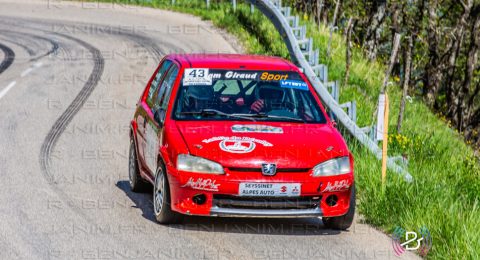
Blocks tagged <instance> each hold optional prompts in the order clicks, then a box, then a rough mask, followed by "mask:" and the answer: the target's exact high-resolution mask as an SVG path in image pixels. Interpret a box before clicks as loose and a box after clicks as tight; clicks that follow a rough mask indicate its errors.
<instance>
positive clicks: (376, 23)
mask: <svg viewBox="0 0 480 260" xmlns="http://www.w3.org/2000/svg"><path fill="white" fill-rule="evenodd" d="M375 4H376V10H375V13H374V14H373V16H372V17H371V19H369V20H370V23H369V24H370V25H369V26H368V29H367V33H366V37H365V41H364V45H365V48H366V50H367V56H368V58H369V59H370V60H375V59H376V58H377V51H378V40H379V38H380V26H381V25H382V22H383V19H384V18H385V10H386V5H387V2H386V0H379V1H376V2H375Z"/></svg>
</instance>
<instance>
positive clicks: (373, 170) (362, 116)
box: [117, 0, 480, 259]
mask: <svg viewBox="0 0 480 260" xmlns="http://www.w3.org/2000/svg"><path fill="white" fill-rule="evenodd" d="M117 1H118V0H117ZM124 2H129V3H132V4H135V3H137V4H138V3H140V1H138V2H135V1H127V0H125V1H124ZM176 2H177V4H176V5H175V6H171V5H170V0H163V1H158V0H156V1H155V0H154V1H152V2H149V3H146V2H144V1H141V3H143V5H147V6H151V7H155V8H162V9H169V10H173V11H179V12H185V13H190V14H193V15H196V16H199V17H201V18H202V19H205V20H211V21H212V22H213V24H214V25H215V26H218V27H220V28H223V29H225V30H226V31H228V32H229V33H231V34H233V35H235V36H236V37H237V38H238V39H239V40H240V41H241V42H242V43H243V45H244V47H245V49H246V51H247V52H248V53H254V54H266V55H276V56H281V57H285V58H288V51H287V49H286V46H285V45H284V43H283V41H282V39H281V37H280V35H279V34H278V33H277V31H276V30H275V28H274V26H273V25H272V24H271V23H270V22H269V21H268V20H267V19H266V18H265V17H264V16H263V15H262V14H261V13H259V12H258V11H255V13H254V14H253V15H252V14H250V7H249V6H248V5H245V4H240V5H239V7H238V9H237V11H236V12H234V11H233V10H232V8H231V5H229V4H218V5H217V4H212V7H211V8H210V9H209V10H207V9H206V8H205V1H192V0H188V1H187V0H177V1H176ZM213 2H215V1H212V3H213ZM303 23H304V24H306V25H307V28H308V33H309V36H311V37H313V38H314V41H315V46H316V47H318V48H319V49H320V50H321V51H322V52H321V53H322V55H321V62H322V63H326V64H328V65H329V78H330V79H332V80H341V79H343V75H344V70H345V42H344V40H343V39H342V37H341V36H340V35H338V34H334V37H333V40H332V54H331V56H332V59H329V60H327V59H326V57H325V56H326V55H325V50H326V47H327V42H328V36H329V33H328V30H327V29H326V28H323V27H322V28H320V29H319V28H318V26H315V25H314V24H313V23H312V22H311V21H309V20H306V19H305V20H304V21H303ZM384 71H385V68H384V66H383V65H381V64H379V63H371V62H369V61H367V59H365V57H364V56H363V54H362V52H361V50H359V49H358V48H355V49H354V50H353V57H352V66H351V72H350V80H349V81H348V84H344V83H342V89H341V98H340V99H341V101H342V102H344V101H350V100H356V101H357V108H358V112H357V117H358V124H359V126H367V125H371V124H372V123H373V118H372V116H373V112H374V110H375V106H376V101H377V99H378V94H379V90H380V87H381V84H382V81H383V75H384ZM394 81H395V80H394ZM389 97H390V101H391V102H390V111H391V116H390V120H389V126H390V129H391V131H390V133H391V135H390V136H389V154H390V155H401V154H406V155H407V156H408V158H409V165H408V170H409V172H410V173H411V174H412V175H413V177H414V181H413V183H406V182H405V181H404V180H403V178H401V177H399V176H398V175H397V174H396V173H394V172H391V171H388V172H387V185H386V189H385V192H384V193H382V192H381V181H380V174H381V173H380V168H381V164H380V162H379V161H378V160H377V159H376V158H375V157H374V156H373V155H372V154H370V153H369V152H368V151H367V150H366V149H365V148H364V147H362V146H360V145H359V144H358V143H357V142H356V141H355V140H354V139H352V138H351V137H348V136H347V135H346V139H347V142H348V144H349V147H350V149H351V151H352V152H353V154H354V156H355V170H356V183H357V192H358V195H357V196H358V200H359V206H358V208H359V211H360V213H361V214H362V215H363V216H364V217H365V219H366V222H368V223H370V224H372V225H374V226H377V227H380V228H381V229H383V230H385V231H386V232H392V231H393V230H394V228H395V227H396V226H400V227H403V228H405V229H407V230H418V229H419V228H420V227H422V226H426V227H427V228H428V229H429V230H430V232H431V234H432V238H433V248H432V250H431V251H430V252H429V253H428V255H427V257H428V258H440V259H480V235H479V234H480V232H479V230H480V210H479V201H480V199H479V196H480V167H479V164H478V161H477V159H476V158H475V156H474V153H473V150H472V149H470V148H469V147H468V146H467V145H466V144H465V143H464V142H463V139H462V138H461V136H460V135H459V134H458V133H456V132H455V131H453V130H452V129H451V128H449V126H448V124H447V123H446V122H444V121H443V120H441V119H440V118H438V117H437V116H436V115H434V114H433V113H432V112H431V111H430V110H429V109H428V108H427V107H426V106H425V105H424V104H423V103H422V101H421V99H420V98H415V97H414V98H413V102H412V103H407V106H406V111H405V120H404V125H403V131H402V135H397V134H396V133H394V130H393V129H395V128H396V121H397V116H398V110H399V100H400V89H399V87H398V85H397V84H394V85H392V86H390V87H389Z"/></svg>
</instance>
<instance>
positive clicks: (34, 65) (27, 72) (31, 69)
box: [20, 62, 43, 78]
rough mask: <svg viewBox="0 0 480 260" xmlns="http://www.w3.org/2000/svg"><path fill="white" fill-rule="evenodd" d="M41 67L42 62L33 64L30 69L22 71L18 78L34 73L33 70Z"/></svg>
mask: <svg viewBox="0 0 480 260" xmlns="http://www.w3.org/2000/svg"><path fill="white" fill-rule="evenodd" d="M42 66H43V63H42V62H37V63H35V64H33V66H32V67H30V68H28V69H26V70H24V71H23V72H22V74H20V77H22V78H23V77H25V76H27V75H28V74H30V72H32V71H34V70H35V69H38V68H40V67H42Z"/></svg>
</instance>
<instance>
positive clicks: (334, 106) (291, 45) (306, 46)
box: [172, 0, 413, 181]
mask: <svg viewBox="0 0 480 260" xmlns="http://www.w3.org/2000/svg"><path fill="white" fill-rule="evenodd" d="M245 1H246V2H248V3H250V4H251V12H252V13H253V11H254V8H253V6H256V7H257V9H258V10H260V11H261V12H262V13H263V14H264V15H265V16H266V17H267V18H268V19H269V20H270V21H271V22H272V23H273V24H274V25H275V27H276V28H277V30H278V31H279V33H280V35H281V36H282V38H283V40H284V42H285V44H286V45H287V48H288V51H289V53H290V57H291V60H292V61H293V62H294V63H295V64H297V65H298V66H300V67H301V68H303V70H304V74H305V75H306V76H307V78H308V79H309V80H310V82H311V83H312V85H313V86H314V87H315V90H316V91H317V92H318V94H319V95H320V98H321V99H322V101H323V103H324V104H325V105H326V106H327V108H328V109H329V110H330V111H331V112H332V113H333V114H334V116H335V117H336V118H337V119H338V121H339V122H340V124H341V125H342V126H344V127H345V128H346V129H347V130H348V131H349V132H350V134H351V135H352V136H354V137H355V138H356V139H357V140H358V141H359V142H360V143H361V144H363V145H364V146H365V147H366V148H367V149H369V150H370V151H371V152H372V153H373V154H374V155H375V156H376V157H377V159H379V160H381V159H382V150H381V149H380V148H379V147H378V144H377V143H376V142H375V141H373V140H374V137H373V135H371V134H372V133H373V132H374V131H373V130H374V127H363V128H360V127H359V126H358V125H357V124H356V121H357V112H356V111H357V107H356V102H355V101H351V102H346V103H344V104H339V97H340V87H339V83H338V81H333V82H330V81H328V67H327V66H326V65H324V64H319V60H320V51H319V50H318V49H314V47H313V39H312V38H307V27H306V26H305V25H302V26H300V18H299V17H298V16H292V9H291V7H283V6H282V1H281V0H245ZM231 3H232V6H233V9H234V10H235V9H236V8H237V1H236V0H231ZM172 4H175V0H172ZM206 4H207V8H209V7H210V0H206ZM330 33H332V30H331V31H330ZM329 44H331V43H330V42H329ZM329 89H330V91H329ZM344 109H346V110H347V112H345V110H344ZM347 113H348V114H347ZM367 133H370V136H368V135H367ZM398 161H399V160H398V158H397V157H389V158H388V159H387V167H388V168H390V169H391V170H393V171H395V172H397V173H399V174H401V175H403V176H404V178H405V180H407V181H412V180H413V177H412V176H411V175H410V173H409V172H408V171H407V170H405V169H404V168H403V167H402V166H400V165H398V164H397V162H398ZM402 164H403V165H406V163H402Z"/></svg>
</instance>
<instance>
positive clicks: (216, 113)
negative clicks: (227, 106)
mask: <svg viewBox="0 0 480 260" xmlns="http://www.w3.org/2000/svg"><path fill="white" fill-rule="evenodd" d="M179 114H181V115H201V116H205V117H207V116H224V117H233V118H240V119H244V120H251V121H255V119H253V118H251V117H246V116H242V115H238V114H227V113H224V112H222V111H219V110H216V109H202V110H200V111H185V112H180V113H179Z"/></svg>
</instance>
